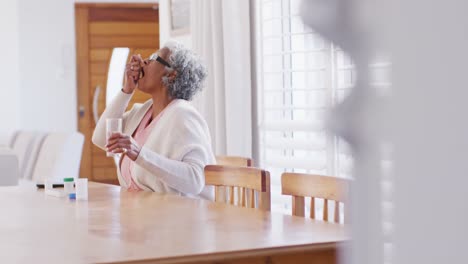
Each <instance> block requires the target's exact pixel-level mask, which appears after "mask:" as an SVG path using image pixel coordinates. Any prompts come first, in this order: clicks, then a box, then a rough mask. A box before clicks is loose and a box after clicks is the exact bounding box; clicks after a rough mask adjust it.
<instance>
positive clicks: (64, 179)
mask: <svg viewBox="0 0 468 264" xmlns="http://www.w3.org/2000/svg"><path fill="white" fill-rule="evenodd" d="M63 181H64V182H74V181H75V179H73V178H63Z"/></svg>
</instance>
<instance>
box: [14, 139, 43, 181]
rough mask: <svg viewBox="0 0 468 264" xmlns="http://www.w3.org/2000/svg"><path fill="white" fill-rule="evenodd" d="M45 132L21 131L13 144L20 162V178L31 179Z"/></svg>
mask: <svg viewBox="0 0 468 264" xmlns="http://www.w3.org/2000/svg"><path fill="white" fill-rule="evenodd" d="M45 135H46V134H45V133H41V132H29V131H20V132H19V133H18V134H17V136H16V139H15V142H14V144H13V151H14V152H15V153H16V155H17V157H18V162H19V174H20V178H22V179H26V180H30V179H31V177H32V171H33V168H34V165H35V164H36V161H37V156H38V154H39V149H40V146H41V144H42V142H43V140H44V138H45Z"/></svg>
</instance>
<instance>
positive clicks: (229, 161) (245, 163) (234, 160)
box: [216, 156, 252, 167]
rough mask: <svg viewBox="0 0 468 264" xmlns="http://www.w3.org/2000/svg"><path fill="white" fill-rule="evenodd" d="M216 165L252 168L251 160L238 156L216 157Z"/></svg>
mask: <svg viewBox="0 0 468 264" xmlns="http://www.w3.org/2000/svg"><path fill="white" fill-rule="evenodd" d="M216 164H218V165H227V166H239V167H252V159H251V158H245V157H238V156H216Z"/></svg>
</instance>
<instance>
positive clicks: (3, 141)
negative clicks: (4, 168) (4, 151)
mask: <svg viewBox="0 0 468 264" xmlns="http://www.w3.org/2000/svg"><path fill="white" fill-rule="evenodd" d="M17 135H18V132H17V131H15V132H0V147H2V148H10V149H11V148H13V143H14V142H15V139H16V136H17Z"/></svg>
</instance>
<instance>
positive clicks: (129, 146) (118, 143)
mask: <svg viewBox="0 0 468 264" xmlns="http://www.w3.org/2000/svg"><path fill="white" fill-rule="evenodd" d="M140 150H141V147H140V146H138V144H137V143H136V142H135V140H134V139H133V138H132V137H130V136H127V135H124V134H122V133H113V134H112V135H111V136H110V138H109V140H108V141H107V145H106V151H108V152H112V153H117V154H120V153H122V154H124V155H127V157H129V158H130V159H131V160H133V161H135V160H136V159H137V158H138V155H139V154H140Z"/></svg>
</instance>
